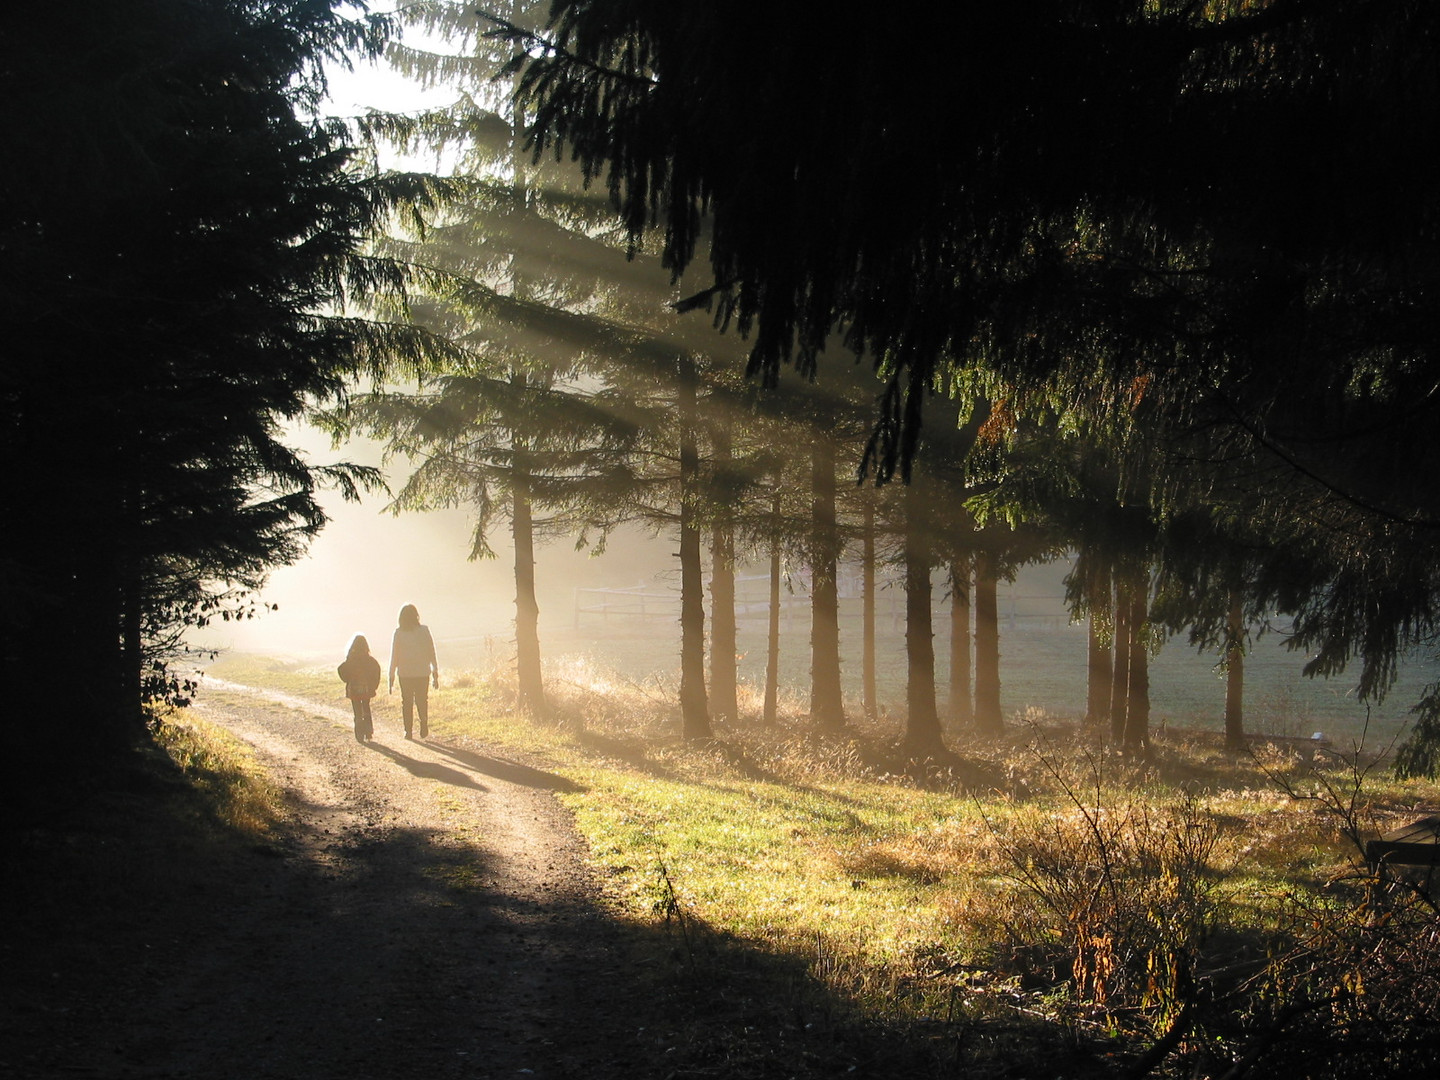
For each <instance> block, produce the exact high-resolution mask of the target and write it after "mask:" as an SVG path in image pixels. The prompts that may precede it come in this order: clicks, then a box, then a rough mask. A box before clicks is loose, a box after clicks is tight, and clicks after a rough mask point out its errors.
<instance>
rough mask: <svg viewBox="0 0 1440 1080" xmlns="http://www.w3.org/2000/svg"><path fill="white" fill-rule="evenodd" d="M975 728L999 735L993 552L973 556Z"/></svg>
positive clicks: (1002, 722)
mask: <svg viewBox="0 0 1440 1080" xmlns="http://www.w3.org/2000/svg"><path fill="white" fill-rule="evenodd" d="M975 730H976V731H977V732H979V733H980V734H981V735H1000V734H1002V733H1003V732H1004V731H1005V717H1004V714H1003V713H1002V712H1001V709H1000V598H999V576H998V573H997V569H996V565H995V556H994V555H992V554H990V553H989V552H986V551H981V552H978V553H977V554H976V556H975Z"/></svg>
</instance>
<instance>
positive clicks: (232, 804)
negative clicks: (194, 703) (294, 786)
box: [156, 712, 283, 839]
mask: <svg viewBox="0 0 1440 1080" xmlns="http://www.w3.org/2000/svg"><path fill="white" fill-rule="evenodd" d="M156 741H157V742H158V743H159V744H160V745H161V746H162V747H163V748H164V749H165V751H166V752H167V753H168V754H169V755H170V757H171V759H172V760H174V762H175V764H176V765H178V766H179V768H180V770H181V771H182V772H183V773H184V774H185V776H186V778H187V779H188V780H189V781H190V783H191V784H192V785H193V787H194V788H195V790H196V791H197V792H199V793H200V795H201V796H202V798H203V799H204V800H205V802H206V804H207V805H208V806H209V807H210V808H211V810H212V811H213V813H214V814H215V817H216V819H217V820H219V821H220V822H221V823H222V824H224V825H226V826H228V827H230V828H232V829H235V830H236V831H238V832H241V833H244V834H245V835H247V836H250V837H252V838H254V839H263V838H268V837H269V836H270V835H271V833H272V832H273V830H274V828H275V826H276V824H277V823H278V822H279V821H280V819H281V816H282V814H283V809H282V808H283V803H282V799H281V796H280V791H279V789H278V788H276V787H275V785H274V784H273V783H272V782H271V781H270V779H269V778H268V777H267V775H266V773H265V770H264V769H263V768H261V766H260V764H259V763H258V762H257V761H256V760H255V757H254V755H253V754H252V753H251V751H250V749H249V748H248V747H247V746H246V745H245V744H244V743H243V742H241V741H240V740H239V739H237V738H236V737H235V736H233V735H231V734H230V733H229V732H228V731H225V730H224V729H223V728H221V727H218V726H217V725H215V724H211V723H209V722H208V721H206V720H203V719H201V718H200V717H198V716H196V715H194V714H193V713H189V712H185V713H181V712H169V713H166V714H165V715H164V716H162V717H161V718H160V719H159V720H158V722H157V724H156Z"/></svg>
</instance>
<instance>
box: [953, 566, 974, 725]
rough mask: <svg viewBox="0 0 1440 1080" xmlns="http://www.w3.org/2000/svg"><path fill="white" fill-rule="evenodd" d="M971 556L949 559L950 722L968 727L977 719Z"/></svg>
mask: <svg viewBox="0 0 1440 1080" xmlns="http://www.w3.org/2000/svg"><path fill="white" fill-rule="evenodd" d="M970 562H971V560H970V556H968V555H962V556H960V557H959V558H955V559H952V560H950V703H949V713H950V726H951V730H960V729H963V728H967V727H969V726H970V724H971V723H972V722H973V721H974V718H975V708H974V705H973V703H972V699H971V697H970V692H971V691H970V650H971V645H972V643H971V639H970Z"/></svg>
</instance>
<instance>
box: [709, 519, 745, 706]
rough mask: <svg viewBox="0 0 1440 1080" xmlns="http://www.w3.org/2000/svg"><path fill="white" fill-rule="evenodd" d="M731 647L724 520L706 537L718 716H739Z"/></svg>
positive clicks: (730, 552)
mask: <svg viewBox="0 0 1440 1080" xmlns="http://www.w3.org/2000/svg"><path fill="white" fill-rule="evenodd" d="M735 648H736V633H735V534H734V532H733V530H732V529H731V527H730V524H729V522H728V521H727V522H725V523H723V524H717V525H716V526H715V527H714V529H713V530H712V531H711V540H710V712H711V715H712V716H713V717H715V718H717V719H721V720H732V721H733V720H737V719H739V717H740V705H739V696H738V691H737V689H736V681H737V680H736V653H735Z"/></svg>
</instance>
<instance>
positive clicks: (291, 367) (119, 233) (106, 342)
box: [0, 0, 426, 780]
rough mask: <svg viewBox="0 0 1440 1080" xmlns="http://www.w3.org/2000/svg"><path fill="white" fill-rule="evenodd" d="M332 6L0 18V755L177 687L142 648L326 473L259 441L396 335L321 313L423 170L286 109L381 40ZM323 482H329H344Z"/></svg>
mask: <svg viewBox="0 0 1440 1080" xmlns="http://www.w3.org/2000/svg"><path fill="white" fill-rule="evenodd" d="M333 7H334V5H332V4H331V3H330V2H329V0H286V2H281V3H265V4H260V3H248V2H224V3H221V2H218V0H184V2H181V0H143V2H139V3H134V4H125V5H115V4H104V3H96V2H90V0H82V2H79V3H75V4H67V5H65V6H63V7H61V8H45V9H42V8H31V9H26V10H17V11H15V12H12V13H9V14H8V15H7V19H6V28H5V33H4V34H3V35H0V88H3V92H4V95H5V101H6V108H5V110H4V118H3V120H0V131H3V134H4V137H5V141H6V146H7V152H6V154H5V155H4V156H3V159H0V192H3V196H4V198H3V200H0V252H3V255H4V257H3V259H0V279H3V280H0V318H3V321H4V324H5V326H6V328H7V331H6V332H7V338H8V341H7V345H8V350H7V352H8V356H9V360H8V362H7V363H6V364H5V365H4V367H3V372H0V400H3V402H4V406H3V414H0V445H3V454H4V457H5V461H6V463H7V468H6V470H5V479H4V496H5V499H6V502H7V505H10V506H12V507H16V508H22V509H20V512H19V513H18V514H17V516H16V519H15V520H14V521H13V522H12V523H11V525H10V526H9V527H7V528H6V529H5V530H4V537H3V540H0V566H3V569H4V572H3V574H0V581H3V584H0V588H3V590H4V592H3V603H0V608H3V610H4V612H5V615H4V617H3V624H0V655H3V673H4V677H5V681H6V683H7V685H9V686H10V687H11V688H12V689H13V691H14V693H15V699H14V703H13V707H14V709H15V712H16V718H17V722H16V723H14V724H12V725H11V728H10V730H11V733H12V737H13V739H14V742H12V747H11V750H10V752H9V753H8V754H7V757H8V758H9V759H11V760H12V761H13V760H15V759H17V758H23V757H25V756H26V754H27V752H28V751H36V752H39V751H41V750H43V748H44V747H45V746H46V745H50V746H59V747H63V748H64V750H65V752H66V753H67V754H69V753H74V752H76V751H79V752H82V753H83V752H87V751H104V750H108V749H114V748H116V747H120V746H123V745H124V744H125V742H126V740H127V739H128V738H130V737H131V736H133V735H134V734H135V733H136V732H137V731H138V730H139V721H140V718H141V705H142V698H144V697H146V696H148V695H150V694H152V693H160V694H164V693H167V692H169V693H177V692H182V691H183V687H182V686H180V685H178V684H177V683H176V682H175V681H174V680H173V678H172V677H170V676H168V675H167V673H166V671H165V669H164V661H165V657H164V656H163V655H157V653H158V652H163V647H164V645H165V644H166V643H174V642H175V634H176V631H177V629H179V628H183V627H185V626H187V625H193V624H196V623H200V622H203V621H205V620H207V619H209V618H215V617H244V616H245V615H246V614H248V610H247V609H248V601H247V600H246V593H247V592H248V591H250V590H253V589H255V588H256V587H258V586H259V585H260V584H261V583H262V582H263V580H264V578H265V574H266V571H267V570H268V568H269V567H271V566H273V565H275V564H278V563H284V562H288V561H291V560H293V559H295V558H296V557H298V556H299V555H300V553H301V552H302V551H303V550H304V547H305V544H306V542H307V540H308V539H309V537H311V536H312V535H313V534H314V533H315V532H316V531H317V530H318V529H319V528H320V527H321V525H322V524H323V522H324V516H323V514H322V513H321V511H320V508H319V506H318V505H317V503H316V501H315V497H314V494H315V489H316V485H317V483H319V482H321V481H322V480H323V479H325V478H326V475H327V474H326V472H325V471H323V470H317V469H315V468H312V467H310V466H308V465H307V464H306V463H305V462H304V461H303V460H302V459H300V458H299V457H298V456H297V455H296V454H294V453H293V452H291V451H290V450H289V449H287V448H286V447H285V446H284V445H283V443H282V442H281V435H280V422H281V419H282V418H287V417H289V418H293V417H296V416H297V415H299V414H300V413H301V412H302V411H303V410H304V409H305V408H306V407H307V406H308V405H309V404H310V403H312V402H314V401H317V400H324V399H327V398H330V399H333V398H335V397H337V396H339V395H342V394H343V392H344V387H345V380H346V377H347V376H348V375H349V374H351V373H352V372H354V371H356V370H357V369H363V368H365V367H366V366H367V365H369V366H371V367H372V368H373V367H375V366H378V364H379V363H381V362H382V361H384V360H385V359H387V358H388V357H389V356H392V355H396V354H399V353H402V352H403V353H406V354H413V352H414V349H415V348H416V347H417V346H415V344H414V335H413V334H411V333H410V332H409V331H408V330H406V329H405V328H403V327H380V326H375V325H370V324H366V323H363V322H361V321H358V320H355V319H353V318H347V317H345V316H343V315H341V314H336V312H342V311H344V308H345V303H346V301H347V299H348V298H350V297H353V296H355V295H358V294H363V293H365V292H367V291H371V290H383V289H387V288H396V287H398V286H399V285H400V284H401V280H402V275H401V272H400V270H399V269H398V268H397V267H395V266H394V265H392V264H387V263H385V262H383V261H381V260H375V259H364V258H362V257H361V255H360V249H361V245H362V243H363V242H364V241H365V239H366V238H367V236H368V235H370V233H371V231H372V228H373V227H374V226H375V225H376V223H377V222H378V221H380V220H381V219H383V218H384V217H385V216H386V215H387V214H388V213H389V212H390V211H391V210H392V209H393V208H394V207H395V206H396V205H397V202H398V200H399V199H400V198H401V197H402V196H407V195H408V196H417V197H422V198H423V197H424V196H425V194H426V188H425V185H424V184H423V182H421V181H418V180H415V181H409V180H405V179H399V178H391V179H389V180H386V181H384V182H381V181H376V180H367V179H364V178H362V177H361V176H359V175H357V174H355V173H353V172H351V171H350V170H349V168H348V164H347V163H348V162H349V161H350V159H351V150H350V146H349V144H348V143H347V142H346V138H345V136H344V133H343V132H342V131H340V130H337V129H336V128H335V127H333V126H327V125H324V124H321V123H314V122H310V121H307V120H305V119H302V118H300V115H297V110H298V113H299V114H303V113H305V111H306V110H307V109H308V108H309V107H311V106H313V105H314V104H315V103H316V102H317V100H318V98H319V95H320V93H321V90H322V87H323V80H322V76H321V73H320V70H319V67H318V65H319V63H320V61H321V59H322V58H323V57H326V56H337V57H338V56H339V55H340V54H341V53H342V52H343V51H344V50H346V49H349V48H355V49H361V50H369V51H372V52H373V51H375V50H376V49H378V47H379V46H380V44H381V38H380V34H379V31H380V30H381V29H382V28H383V25H382V24H380V23H349V22H346V21H344V20H342V19H341V18H340V16H339V15H337V13H336V12H335V11H334V10H333ZM77 57H83V58H84V60H83V62H77V60H76V58H77ZM328 475H329V477H330V478H332V479H336V480H338V481H340V482H341V483H342V484H347V485H350V487H349V489H348V490H350V491H351V492H352V493H353V485H354V483H355V482H356V481H357V480H361V481H363V480H365V479H366V475H365V474H364V472H363V471H356V470H345V469H343V468H342V469H340V470H338V471H331V472H330V473H329V474H328ZM61 672H64V673H66V674H65V677H64V678H63V680H61V679H57V678H54V677H52V673H54V675H58V674H59V673H61ZM62 700H63V701H64V702H65V705H64V711H65V713H66V717H67V719H66V725H67V729H68V734H67V737H66V738H65V739H64V740H63V742H60V743H56V742H54V741H53V740H52V736H53V734H54V732H53V730H52V729H51V726H50V724H49V722H48V718H50V717H52V716H55V715H56V714H57V709H58V708H59V703H60V702H61V701H62ZM36 775H38V776H40V777H41V779H42V780H43V774H36ZM30 779H31V780H34V779H35V776H32V777H30Z"/></svg>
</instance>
